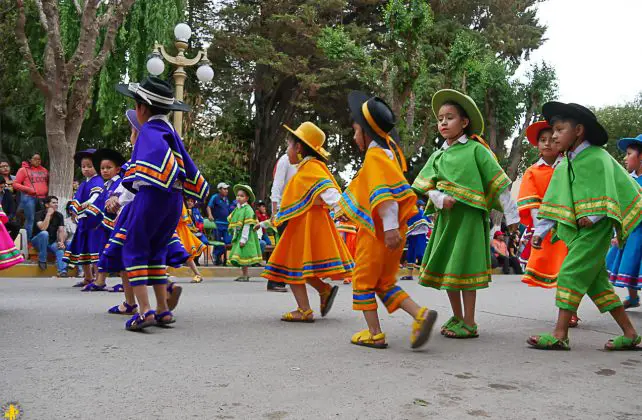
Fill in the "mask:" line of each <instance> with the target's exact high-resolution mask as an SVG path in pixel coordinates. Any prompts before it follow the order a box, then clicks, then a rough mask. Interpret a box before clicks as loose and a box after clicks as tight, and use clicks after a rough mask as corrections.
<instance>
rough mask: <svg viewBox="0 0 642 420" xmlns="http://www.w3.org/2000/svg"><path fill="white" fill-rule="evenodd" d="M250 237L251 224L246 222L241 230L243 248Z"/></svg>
mask: <svg viewBox="0 0 642 420" xmlns="http://www.w3.org/2000/svg"><path fill="white" fill-rule="evenodd" d="M249 237H250V225H248V224H244V225H243V230H242V231H241V241H240V245H241V248H243V247H244V246H245V244H246V243H247V240H248V238H249Z"/></svg>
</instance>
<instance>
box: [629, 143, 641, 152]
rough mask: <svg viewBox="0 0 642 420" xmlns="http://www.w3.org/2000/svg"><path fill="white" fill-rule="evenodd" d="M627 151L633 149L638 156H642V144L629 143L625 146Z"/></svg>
mask: <svg viewBox="0 0 642 420" xmlns="http://www.w3.org/2000/svg"><path fill="white" fill-rule="evenodd" d="M626 148H627V149H633V150H635V151H636V152H638V155H639V154H642V144H639V143H631V144H629V145H628V146H626Z"/></svg>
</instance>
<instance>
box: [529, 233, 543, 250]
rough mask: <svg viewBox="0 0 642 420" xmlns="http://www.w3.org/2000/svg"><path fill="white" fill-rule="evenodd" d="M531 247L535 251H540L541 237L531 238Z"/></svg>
mask: <svg viewBox="0 0 642 420" xmlns="http://www.w3.org/2000/svg"><path fill="white" fill-rule="evenodd" d="M531 245H532V246H533V248H535V249H542V237H541V236H533V242H532V243H531Z"/></svg>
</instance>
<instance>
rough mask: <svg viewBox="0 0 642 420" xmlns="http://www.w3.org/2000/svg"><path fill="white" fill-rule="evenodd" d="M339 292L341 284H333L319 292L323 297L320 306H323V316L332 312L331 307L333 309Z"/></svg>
mask: <svg viewBox="0 0 642 420" xmlns="http://www.w3.org/2000/svg"><path fill="white" fill-rule="evenodd" d="M338 292H339V286H332V287H330V288H329V289H328V290H327V291H325V292H323V293H319V297H320V298H321V304H320V305H319V306H320V308H321V316H322V317H324V316H326V315H327V314H328V312H330V309H332V304H333V303H334V298H336V297H337V293H338Z"/></svg>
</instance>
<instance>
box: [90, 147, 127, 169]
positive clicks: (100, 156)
mask: <svg viewBox="0 0 642 420" xmlns="http://www.w3.org/2000/svg"><path fill="white" fill-rule="evenodd" d="M92 160H93V161H94V168H96V171H99V170H100V163H101V162H102V161H103V160H111V161H112V162H114V163H115V164H116V166H123V164H124V163H125V161H126V159H125V158H124V157H123V155H121V154H120V153H118V152H117V151H115V150H114V149H98V150H96V151H95V152H94V155H93V156H92Z"/></svg>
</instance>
